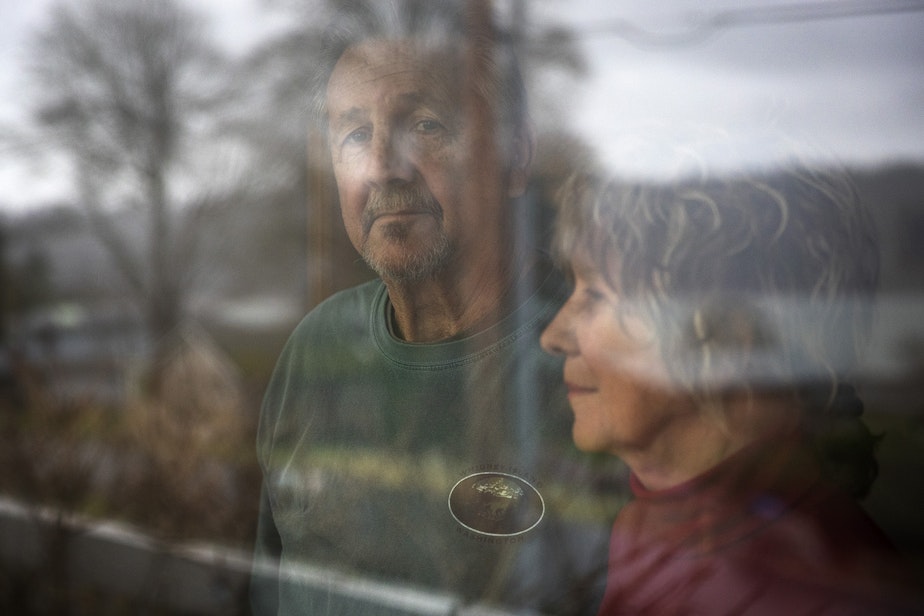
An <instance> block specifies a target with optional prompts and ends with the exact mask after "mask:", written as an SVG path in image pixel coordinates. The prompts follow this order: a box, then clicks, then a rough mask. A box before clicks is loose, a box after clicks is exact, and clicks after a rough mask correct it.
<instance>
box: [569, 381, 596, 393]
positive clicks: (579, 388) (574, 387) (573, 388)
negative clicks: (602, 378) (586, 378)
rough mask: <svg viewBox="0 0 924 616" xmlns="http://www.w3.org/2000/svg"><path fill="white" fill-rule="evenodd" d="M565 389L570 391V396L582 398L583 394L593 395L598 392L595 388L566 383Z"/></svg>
mask: <svg viewBox="0 0 924 616" xmlns="http://www.w3.org/2000/svg"><path fill="white" fill-rule="evenodd" d="M565 387H566V388H567V390H568V395H569V396H580V395H583V394H589V393H593V392H594V391H596V388H594V387H586V386H583V385H575V384H574V383H567V382H566V383H565Z"/></svg>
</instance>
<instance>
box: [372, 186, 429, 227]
mask: <svg viewBox="0 0 924 616" xmlns="http://www.w3.org/2000/svg"><path fill="white" fill-rule="evenodd" d="M397 212H419V213H426V214H433V215H434V216H436V217H437V218H438V219H440V220H442V218H443V208H442V207H440V204H439V202H438V201H437V200H436V199H435V198H434V197H433V195H431V194H430V192H429V191H426V190H424V189H423V188H421V187H419V186H412V187H409V188H394V187H389V188H385V189H376V190H373V191H372V192H371V193H369V198H368V199H367V200H366V209H365V210H364V211H363V218H362V223H363V229H364V230H365V232H367V233H368V232H369V229H370V228H372V223H374V222H375V219H376V218H378V217H379V216H384V215H386V214H394V213H397Z"/></svg>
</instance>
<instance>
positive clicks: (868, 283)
mask: <svg viewBox="0 0 924 616" xmlns="http://www.w3.org/2000/svg"><path fill="white" fill-rule="evenodd" d="M559 208H560V209H559V212H558V221H557V226H556V232H555V237H554V242H553V243H554V251H555V253H556V257H557V259H558V260H559V262H568V261H569V260H570V259H571V257H572V256H573V255H574V254H575V251H577V250H581V251H584V254H586V255H587V256H589V257H590V258H591V260H592V262H593V263H595V264H596V267H597V268H598V270H599V272H600V273H601V275H603V276H604V277H605V280H606V281H607V283H608V284H609V285H610V286H611V287H612V288H613V289H614V290H616V291H618V292H619V294H620V296H621V298H622V299H624V300H625V301H624V302H622V303H623V304H624V307H623V308H621V310H623V309H624V310H627V311H632V312H633V314H636V315H637V316H641V317H642V318H643V319H645V320H646V322H648V323H649V324H651V325H652V328H653V330H654V331H655V332H656V339H657V344H658V348H659V351H660V353H661V355H662V357H663V358H664V360H665V363H666V365H667V367H668V372H669V374H670V378H671V379H672V380H673V381H674V385H679V386H681V387H683V388H684V389H685V390H686V391H688V392H689V393H690V394H691V395H692V396H693V397H694V399H697V400H698V401H699V403H700V404H701V405H702V406H703V407H704V408H707V409H713V410H714V411H715V412H717V413H718V414H721V399H722V393H723V392H724V391H726V390H727V389H729V388H735V389H741V388H746V389H750V390H755V389H759V388H764V389H768V388H769V389H773V390H774V391H781V390H785V391H789V392H791V394H792V395H793V399H794V401H796V402H797V403H798V404H799V405H800V406H801V407H803V409H804V410H805V412H804V413H803V416H804V417H805V422H804V425H805V427H806V430H807V431H809V432H811V433H813V434H815V435H816V436H818V437H819V440H818V443H819V447H820V448H821V449H826V448H828V445H827V444H825V442H826V441H825V439H827V438H828V437H829V436H831V435H833V434H835V433H838V434H841V433H842V432H843V430H842V429H841V427H842V425H843V421H841V420H846V421H853V420H854V419H858V415H859V413H860V412H862V405H859V410H858V409H857V402H858V401H857V400H856V399H855V396H853V395H852V390H850V389H847V388H846V386H845V385H844V382H845V377H846V375H847V374H848V373H849V372H850V371H851V370H852V369H853V368H854V367H855V366H856V363H857V362H858V360H859V358H860V355H861V349H862V348H863V346H864V345H865V342H866V341H867V338H868V335H869V331H870V327H871V320H872V319H871V310H872V297H873V294H874V293H875V289H876V287H877V284H878V272H879V258H878V244H877V241H876V236H875V232H874V226H873V223H872V221H871V219H870V217H869V215H868V213H867V211H866V210H865V209H864V207H863V204H862V203H861V201H860V199H859V198H858V196H857V192H856V190H855V187H854V185H853V183H852V181H851V180H850V178H849V176H848V175H847V174H845V173H842V172H839V171H822V170H820V169H816V168H812V167H810V166H806V165H802V164H792V165H788V166H779V167H777V168H774V169H773V170H768V171H765V172H760V173H751V174H728V175H723V176H715V177H709V176H706V175H703V176H695V177H694V176H690V177H684V178H681V179H679V180H675V181H669V182H656V181H653V180H652V181H631V182H630V181H620V180H610V181H605V180H603V179H601V178H599V177H598V176H595V175H592V174H584V173H581V174H576V175H575V176H573V177H572V178H571V179H570V180H569V181H568V182H566V183H565V184H564V186H563V187H562V189H561V193H560V198H559ZM848 393H849V394H850V395H847V394H848ZM860 432H862V433H863V435H862V436H863V438H862V439H861V440H863V442H864V443H865V444H863V445H862V447H861V449H864V451H867V450H868V453H869V454H870V455H869V456H864V457H865V459H866V461H865V462H862V463H860V466H862V469H860V470H857V469H852V470H850V471H849V472H847V473H846V474H847V475H850V476H851V478H849V479H845V480H844V483H846V484H848V487H849V488H850V489H851V490H853V491H854V492H855V493H863V492H865V490H866V488H868V485H869V483H870V482H871V478H872V477H874V476H875V461H874V459H873V458H872V457H871V453H872V441H870V440H869V439H870V438H872V437H871V436H870V435H869V432H868V430H865V427H864V429H863V430H860ZM858 434H859V433H858ZM823 441H825V442H823ZM870 464H872V466H870ZM864 469H865V470H864ZM855 471H856V472H855ZM834 472H835V473H836V474H843V473H842V471H840V470H836V471H834ZM857 475H860V476H861V477H860V478H859V479H857V478H856V477H857Z"/></svg>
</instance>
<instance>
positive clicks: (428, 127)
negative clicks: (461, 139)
mask: <svg viewBox="0 0 924 616" xmlns="http://www.w3.org/2000/svg"><path fill="white" fill-rule="evenodd" d="M442 128H443V125H442V124H440V123H439V122H437V121H436V120H420V121H419V122H417V123H416V124H415V125H414V130H415V131H416V132H418V133H424V134H430V133H435V132H437V131H439V130H441V129H442Z"/></svg>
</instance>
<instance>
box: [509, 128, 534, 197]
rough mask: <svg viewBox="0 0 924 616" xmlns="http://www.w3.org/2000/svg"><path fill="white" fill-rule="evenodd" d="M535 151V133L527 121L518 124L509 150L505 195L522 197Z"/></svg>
mask: <svg viewBox="0 0 924 616" xmlns="http://www.w3.org/2000/svg"><path fill="white" fill-rule="evenodd" d="M535 151H536V135H535V132H534V131H533V127H532V126H530V125H529V124H528V123H525V122H524V123H523V124H522V125H520V126H519V127H518V128H517V129H516V132H515V134H514V138H513V147H512V149H511V152H510V173H509V175H508V179H507V196H508V197H510V198H511V199H515V198H517V197H522V196H523V194H524V193H525V192H526V187H527V185H528V184H529V172H530V169H531V167H532V164H533V154H534V153H535Z"/></svg>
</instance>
